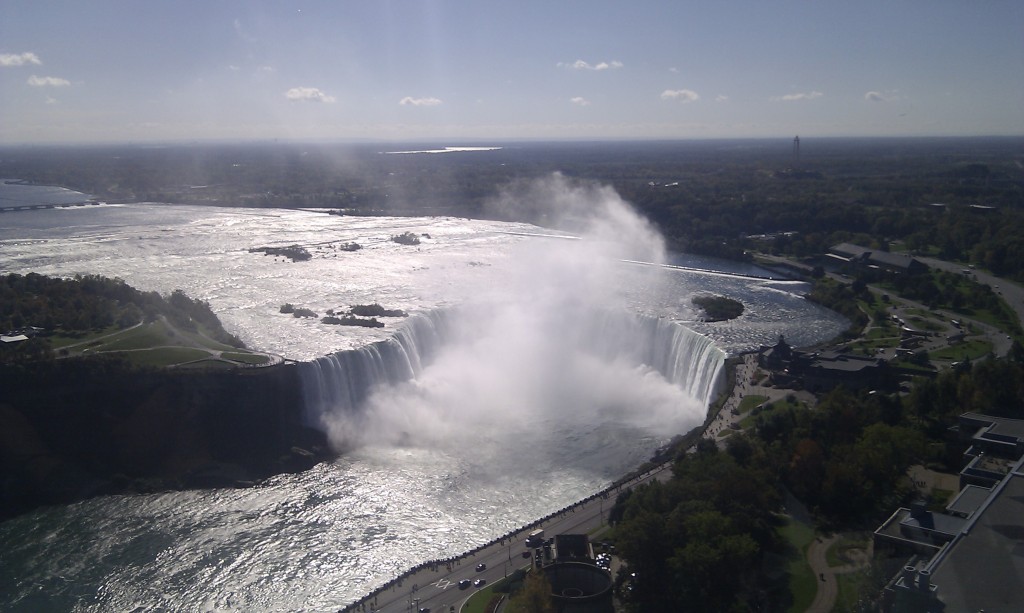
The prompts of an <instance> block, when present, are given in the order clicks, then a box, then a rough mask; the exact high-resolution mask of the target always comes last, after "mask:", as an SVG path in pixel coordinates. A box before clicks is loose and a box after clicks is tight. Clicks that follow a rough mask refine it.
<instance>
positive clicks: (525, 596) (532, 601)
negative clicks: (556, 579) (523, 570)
mask: <svg viewBox="0 0 1024 613" xmlns="http://www.w3.org/2000/svg"><path fill="white" fill-rule="evenodd" d="M505 610H506V611H508V613H555V603H554V601H553V600H552V599H551V583H550V582H549V581H548V578H547V577H545V576H544V573H542V572H540V571H538V570H533V571H531V572H530V573H529V574H527V575H526V581H524V582H523V587H522V588H520V589H519V591H518V592H516V593H515V594H513V595H512V596H511V597H510V598H509V599H508V606H507V607H505Z"/></svg>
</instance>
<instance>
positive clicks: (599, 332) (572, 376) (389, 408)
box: [320, 174, 722, 462]
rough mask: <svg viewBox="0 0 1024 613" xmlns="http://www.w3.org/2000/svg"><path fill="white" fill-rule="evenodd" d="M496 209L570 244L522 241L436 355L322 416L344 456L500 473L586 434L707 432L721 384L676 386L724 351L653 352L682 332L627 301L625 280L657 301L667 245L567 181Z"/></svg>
mask: <svg viewBox="0 0 1024 613" xmlns="http://www.w3.org/2000/svg"><path fill="white" fill-rule="evenodd" d="M491 210H492V211H494V212H495V213H496V214H497V215H499V216H504V217H513V216H514V217H518V218H523V217H525V218H526V219H528V220H530V221H536V222H540V223H543V224H545V226H547V227H550V228H552V229H555V230H558V231H560V232H566V233H571V235H561V236H551V237H548V238H540V239H535V240H531V241H529V242H525V243H519V244H518V245H516V247H515V249H513V251H512V252H511V253H510V254H509V257H508V258H507V261H506V262H504V263H503V265H502V266H501V267H500V268H498V267H495V269H494V270H493V271H492V272H493V274H488V275H484V276H483V277H474V278H473V280H472V281H471V284H470V285H467V286H466V287H463V288H462V290H461V292H460V293H461V294H462V295H463V296H465V297H466V298H465V301H464V302H463V303H461V304H459V305H456V306H454V307H453V308H451V309H450V310H448V311H447V312H446V313H445V315H444V317H443V318H442V319H443V321H441V320H438V319H437V318H436V317H435V318H434V322H433V323H432V324H430V326H432V329H431V331H430V332H429V334H430V335H432V336H434V337H436V338H435V339H433V340H432V341H431V342H430V344H434V343H436V344H437V345H438V346H437V347H431V349H432V352H433V355H432V356H431V359H429V360H427V363H425V364H422V365H420V366H419V370H418V371H417V368H415V367H414V368H412V369H411V372H410V375H411V377H410V378H408V380H402V381H394V380H390V381H386V382H383V383H381V384H377V385H374V386H373V389H371V390H369V393H368V397H367V398H366V399H365V402H363V403H361V406H359V407H355V410H354V411H353V410H352V408H353V407H346V408H345V409H346V410H338V407H322V408H321V411H322V413H321V415H320V419H321V420H322V423H323V424H324V426H325V428H326V429H327V431H328V433H329V434H330V436H331V439H332V441H333V442H334V444H335V445H336V446H337V447H338V448H339V449H344V448H350V447H351V446H353V445H359V446H362V445H388V446H390V445H400V446H406V445H408V446H415V447H429V448H433V449H444V450H448V451H451V452H453V453H456V454H458V455H463V454H464V453H465V450H467V449H472V450H473V451H474V454H475V455H477V456H480V457H487V458H488V461H490V462H494V461H496V460H498V459H499V457H498V456H502V455H504V456H507V457H505V458H501V459H503V460H504V459H510V458H511V457H514V456H515V455H517V453H520V452H521V451H522V450H523V449H525V448H529V449H530V450H531V453H533V454H538V453H544V450H545V448H546V447H547V446H548V445H551V444H559V440H562V439H564V438H565V437H571V436H578V435H580V431H581V427H582V430H584V431H585V430H587V429H591V428H593V429H595V430H600V431H602V434H599V435H598V439H601V437H607V436H613V437H618V436H621V437H623V438H622V440H621V441H619V442H620V443H621V444H622V445H628V441H627V439H628V438H629V437H635V436H641V437H646V436H654V437H658V438H663V437H667V436H671V435H673V434H676V433H680V432H685V431H687V430H689V429H690V428H692V427H694V426H696V425H698V424H699V423H700V422H701V421H703V419H704V413H705V409H706V404H707V400H708V398H707V397H705V394H706V393H707V391H708V390H709V389H711V388H712V387H713V382H709V381H702V382H701V385H702V387H701V389H702V390H703V393H700V394H699V395H698V396H695V395H693V392H694V390H693V389H691V388H690V387H688V380H687V379H686V378H685V377H684V380H683V381H678V380H670V379H671V378H673V377H674V378H678V374H677V373H676V372H675V371H676V370H678V369H680V368H688V369H696V370H699V369H702V368H703V369H705V370H708V368H709V365H708V364H704V365H702V364H701V363H700V362H701V360H707V359H710V360H711V362H712V363H711V364H710V370H709V372H707V373H703V374H702V375H701V376H702V377H704V378H711V379H713V378H715V377H716V376H717V372H718V366H719V364H720V361H721V358H722V353H721V352H720V351H718V350H716V349H714V347H713V346H711V344H710V342H707V341H706V339H703V338H697V339H689V340H690V342H692V341H693V340H697V343H696V344H697V346H699V348H698V349H697V351H698V353H700V352H702V351H703V352H706V355H705V354H701V355H688V356H685V358H684V359H685V361H686V363H685V364H681V363H679V360H680V356H678V355H674V354H673V355H670V354H672V353H673V351H675V352H676V353H678V352H679V351H689V349H692V348H689V349H688V348H683V347H677V348H675V349H672V348H664V347H663V348H657V347H655V345H656V344H657V343H658V342H659V341H658V340H657V339H656V338H655V337H657V336H668V337H673V335H680V334H683V335H684V336H685V335H686V333H688V331H686V330H683V329H681V328H680V326H678V325H676V324H674V323H669V322H658V321H656V320H653V319H650V318H648V320H647V321H644V318H643V317H641V316H638V315H637V314H635V313H633V312H631V311H630V310H629V305H628V297H627V296H626V295H625V294H624V293H623V291H622V281H623V275H628V276H630V277H631V284H632V285H636V284H637V281H638V278H639V286H640V287H642V288H643V291H645V292H649V293H652V294H653V293H659V291H660V289H659V288H660V286H661V284H662V283H665V282H667V281H668V279H667V278H666V277H665V275H664V274H663V272H662V271H661V269H660V268H659V267H658V266H657V265H659V264H661V263H663V262H664V260H665V250H664V241H663V239H662V237H661V236H660V235H659V234H658V233H657V232H656V231H655V230H654V229H653V228H652V227H651V225H650V224H649V223H648V222H647V221H646V220H644V219H643V218H641V217H640V216H638V215H637V214H636V213H635V212H634V211H633V210H632V209H631V208H630V206H629V205H628V204H627V203H626V202H624V201H623V200H622V199H621V198H620V197H619V196H618V195H617V194H616V193H615V191H614V190H612V189H611V188H609V187H604V186H600V185H596V184H592V183H581V182H575V181H572V180H570V179H568V178H566V177H564V176H563V175H561V174H553V175H551V176H549V177H547V178H545V179H543V180H534V181H524V182H520V183H515V184H512V185H510V186H508V187H507V188H505V189H504V190H502V192H501V193H500V195H499V197H498V198H496V199H495V200H494V202H492V204H491ZM636 262H643V263H646V264H648V265H638V264H636ZM659 324H660V325H661V326H662V327H663V328H665V329H663V330H661V331H660V332H659V331H658V330H655V329H654V328H656V327H657V326H659ZM421 325H423V324H422V323H421ZM677 328H679V329H677ZM689 334H690V335H692V333H689ZM692 336H696V335H692ZM673 338H674V337H673ZM673 338H668V339H664V338H663V339H661V343H662V344H664V345H666V347H667V346H668V345H671V344H672V343H673ZM700 341H704V342H700ZM389 342H399V341H397V340H396V341H389ZM682 342H686V341H685V340H684V341H682ZM406 344H407V345H409V346H407V347H403V348H402V349H401V350H400V351H397V354H396V355H398V356H399V357H391V358H384V359H385V360H396V359H399V360H401V359H410V358H409V355H408V354H410V353H419V352H420V348H419V347H418V346H416V345H417V341H416V340H415V339H414V340H413V341H411V342H409V341H407V342H406ZM421 357H422V356H419V355H416V356H412V358H411V362H412V363H418V362H419V361H420V358H421ZM368 359H377V360H381V359H382V358H380V357H379V356H377V357H372V356H368ZM659 359H660V361H661V362H663V363H662V364H654V363H653V362H656V361H658V360H659ZM666 360H672V361H673V364H672V365H667V363H664V362H666ZM384 367H385V368H386V365H385V366H384ZM370 370H373V369H372V368H371V369H370ZM668 371H671V372H668ZM667 377H668V378H667ZM346 385H351V383H346ZM684 386H685V387H684ZM570 432H571V433H573V434H570ZM527 442H528V443H529V444H527ZM601 444H604V443H598V445H601Z"/></svg>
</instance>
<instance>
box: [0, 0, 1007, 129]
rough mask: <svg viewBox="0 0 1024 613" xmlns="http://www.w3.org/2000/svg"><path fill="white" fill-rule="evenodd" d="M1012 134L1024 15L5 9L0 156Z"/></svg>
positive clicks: (919, 4)
mask: <svg viewBox="0 0 1024 613" xmlns="http://www.w3.org/2000/svg"><path fill="white" fill-rule="evenodd" d="M793 134H800V135H801V137H812V136H916V135H921V136H925V135H965V136H968V135H1004V134H1013V135H1021V134H1024V2H1020V1H1019V0H1014V1H1000V0H984V1H979V2H968V1H966V0H957V1H948V0H929V1H924V0H915V1H900V0H886V1H875V0H861V1H858V2H850V1H847V2H841V3H840V2H825V1H815V2H812V1H807V0H803V1H779V2H776V1H763V0H758V1H748V0H737V1H730V0H722V1H719V2H703V1H702V2H695V1H689V0H676V1H671V2H670V1H663V2H646V1H642V0H641V1H634V2H622V1H621V0H618V1H615V2H606V1H603V0H590V1H587V2H559V1H557V0H549V1H547V2H533V1H522V2H497V1H490V0H475V1H473V0H451V1H443V0H437V1H430V0H422V1H413V0H407V1H387V0H349V1H342V0H339V1H334V2H303V1H295V2H269V1H266V2H264V1H251V2H240V1H234V0H221V1H218V0H203V1H193V0H177V1H174V2H157V1H155V0H153V1H146V2H142V1H138V0H124V1H109V0H90V1H87V2H86V1H78V0H68V1H64V2H54V1H47V0H30V1H22V0H4V1H3V2H2V3H0V143H8V144H12V143H48V142H145V141H180V140H185V141H192V140H266V139H330V140H350V139H372V140H379V139H393V140H399V141H403V140H405V141H408V140H433V141H444V144H458V143H460V142H480V141H488V140H492V141H502V140H507V139H523V138H526V139H601V138H615V139H621V138H627V139H650V138H657V139H675V138H682V139H686V138H737V137H741V138H742V137H778V136H787V135H793Z"/></svg>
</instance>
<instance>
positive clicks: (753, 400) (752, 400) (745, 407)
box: [740, 395, 768, 413]
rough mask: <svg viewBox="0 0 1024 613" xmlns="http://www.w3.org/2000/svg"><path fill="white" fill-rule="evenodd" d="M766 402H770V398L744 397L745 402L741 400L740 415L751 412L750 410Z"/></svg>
mask: <svg viewBox="0 0 1024 613" xmlns="http://www.w3.org/2000/svg"><path fill="white" fill-rule="evenodd" d="M765 400H768V396H758V395H753V396H744V397H743V400H740V413H744V412H746V411H749V410H750V409H752V408H754V407H756V406H757V405H759V404H761V403H762V402H764V401H765Z"/></svg>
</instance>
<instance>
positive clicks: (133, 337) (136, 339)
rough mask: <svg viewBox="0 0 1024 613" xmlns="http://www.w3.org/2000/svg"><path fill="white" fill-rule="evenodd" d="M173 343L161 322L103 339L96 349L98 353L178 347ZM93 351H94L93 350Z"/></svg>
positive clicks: (176, 343) (177, 343)
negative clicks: (163, 346)
mask: <svg viewBox="0 0 1024 613" xmlns="http://www.w3.org/2000/svg"><path fill="white" fill-rule="evenodd" d="M180 344H181V343H179V342H175V341H174V340H172V339H171V337H170V335H169V334H168V333H167V328H166V326H164V325H163V324H162V323H161V322H153V323H150V324H145V325H143V326H139V327H138V328H135V329H133V330H128V331H126V332H125V333H124V334H118V335H116V336H113V337H110V338H107V339H103V342H102V344H101V345H100V346H99V347H98V348H97V349H98V350H99V351H128V350H131V349H148V348H150V347H159V346H161V345H180ZM93 351H96V349H94V350H93Z"/></svg>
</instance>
